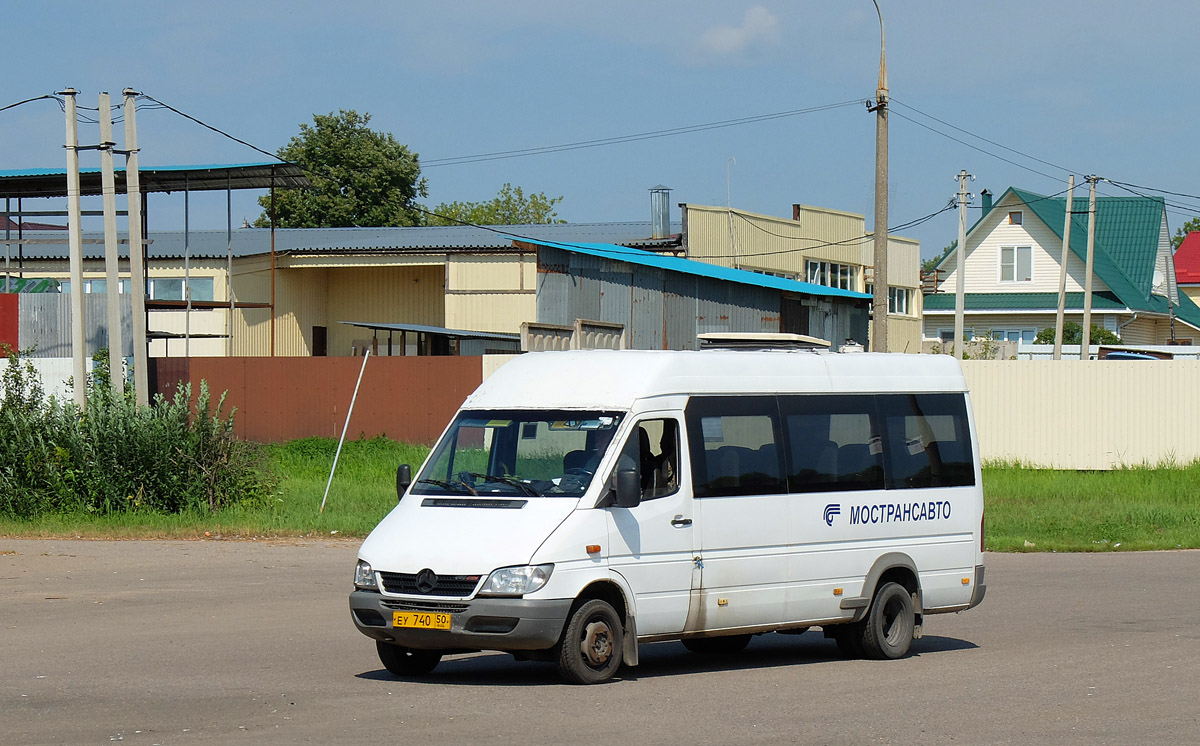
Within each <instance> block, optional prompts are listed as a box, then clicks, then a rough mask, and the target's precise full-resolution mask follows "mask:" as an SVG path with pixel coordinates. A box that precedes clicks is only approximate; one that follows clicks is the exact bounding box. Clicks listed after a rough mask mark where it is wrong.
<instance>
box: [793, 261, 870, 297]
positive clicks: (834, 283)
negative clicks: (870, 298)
mask: <svg viewBox="0 0 1200 746" xmlns="http://www.w3.org/2000/svg"><path fill="white" fill-rule="evenodd" d="M804 266H805V273H804V274H805V278H806V279H807V280H808V282H810V283H812V284H813V285H824V286H825V287H831V288H841V289H842V290H854V289H855V288H857V287H858V267H857V266H855V265H853V264H839V263H838V262H817V261H812V260H809V261H808V262H805V265H804Z"/></svg>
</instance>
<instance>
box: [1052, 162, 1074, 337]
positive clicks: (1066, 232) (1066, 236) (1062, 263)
mask: <svg viewBox="0 0 1200 746" xmlns="http://www.w3.org/2000/svg"><path fill="white" fill-rule="evenodd" d="M1074 210H1075V174H1071V175H1070V176H1068V177H1067V217H1066V220H1065V221H1064V223H1063V245H1062V255H1061V256H1060V257H1059V262H1058V264H1059V267H1058V311H1057V313H1056V314H1055V316H1054V359H1055V360H1062V339H1063V321H1064V319H1065V318H1066V309H1067V259H1068V258H1069V257H1070V256H1071V218H1072V217H1073V213H1074Z"/></svg>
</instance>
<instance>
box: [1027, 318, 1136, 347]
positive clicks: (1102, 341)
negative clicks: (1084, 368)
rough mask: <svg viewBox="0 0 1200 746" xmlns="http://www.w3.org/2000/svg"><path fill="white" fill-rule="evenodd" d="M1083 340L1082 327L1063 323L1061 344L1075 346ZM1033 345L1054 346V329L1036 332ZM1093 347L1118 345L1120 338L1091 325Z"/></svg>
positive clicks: (1100, 327)
mask: <svg viewBox="0 0 1200 746" xmlns="http://www.w3.org/2000/svg"><path fill="white" fill-rule="evenodd" d="M1082 339H1083V326H1081V325H1080V324H1077V323H1075V322H1074V321H1064V322H1063V344H1065V345H1077V344H1079V343H1080V340H1082ZM1033 343H1034V344H1039V345H1052V344H1054V327H1052V326H1050V327H1046V328H1045V329H1043V330H1041V331H1040V332H1038V334H1037V337H1035V338H1034V340H1033ZM1091 344H1094V345H1119V344H1121V338H1120V337H1118V336H1117V335H1115V334H1113V333H1112V332H1110V331H1109V330H1107V329H1105V328H1104V327H1102V326H1096V325H1095V324H1092V341H1091Z"/></svg>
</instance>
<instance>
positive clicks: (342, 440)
mask: <svg viewBox="0 0 1200 746" xmlns="http://www.w3.org/2000/svg"><path fill="white" fill-rule="evenodd" d="M369 357H371V348H370V347H368V348H367V354H365V355H363V361H362V367H361V368H359V369H358V382H357V383H355V384H354V394H353V396H351V397H350V408H349V409H348V410H346V424H345V425H343V426H342V437H341V438H339V439H338V447H337V451H336V452H335V453H334V454H333V467H332V468H330V470H329V481H328V482H326V483H325V495H324V497H322V498H321V509H320V510H319V511H317V512H318V513H324V512H325V500H326V499H328V497H329V487H330V485H332V484H333V472H334V471H336V470H337V462H338V458H339V457H340V456H341V455H342V443H345V442H346V431H347V430H349V429H350V415H352V414H354V402H355V401H357V399H358V387H359V385H361V384H362V377H363V371H365V370H366V369H367V358H369Z"/></svg>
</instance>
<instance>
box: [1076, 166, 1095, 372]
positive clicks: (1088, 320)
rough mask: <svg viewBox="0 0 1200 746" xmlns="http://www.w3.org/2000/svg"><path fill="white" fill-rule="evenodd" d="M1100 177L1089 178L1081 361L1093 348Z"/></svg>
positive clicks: (1080, 348) (1080, 347)
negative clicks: (1093, 288)
mask: <svg viewBox="0 0 1200 746" xmlns="http://www.w3.org/2000/svg"><path fill="white" fill-rule="evenodd" d="M1099 180H1100V177H1099V176H1095V175H1092V176H1088V177H1087V182H1088V239H1087V269H1085V270H1084V280H1083V334H1082V337H1081V338H1080V340H1079V359H1080V360H1087V359H1088V352H1089V351H1090V349H1091V346H1092V274H1093V270H1094V269H1095V264H1096V182H1097V181H1099Z"/></svg>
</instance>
